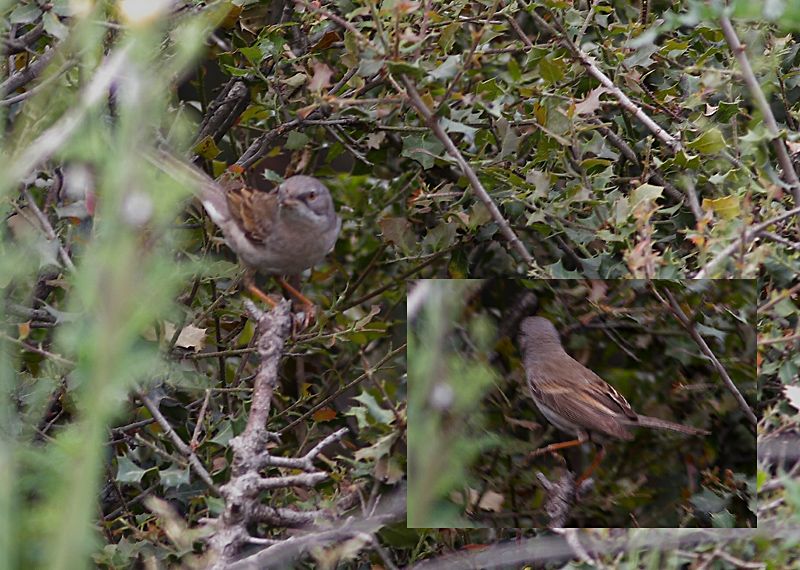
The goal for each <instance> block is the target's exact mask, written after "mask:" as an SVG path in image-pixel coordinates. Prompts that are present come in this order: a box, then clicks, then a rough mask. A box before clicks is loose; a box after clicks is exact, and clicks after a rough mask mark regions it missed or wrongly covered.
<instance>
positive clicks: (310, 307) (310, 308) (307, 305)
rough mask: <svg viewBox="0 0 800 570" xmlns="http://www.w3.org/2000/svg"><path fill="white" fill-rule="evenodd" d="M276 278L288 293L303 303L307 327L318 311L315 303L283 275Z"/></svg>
mask: <svg viewBox="0 0 800 570" xmlns="http://www.w3.org/2000/svg"><path fill="white" fill-rule="evenodd" d="M275 280H276V281H277V282H278V284H279V285H280V286H281V287H283V288H284V289H285V290H286V292H287V293H289V295H291V296H292V297H294V298H295V299H297V300H298V301H299V302H300V304H301V305H303V312H304V313H305V314H306V317H305V323H304V324H303V326H304V327H307V326H308V324H309V323H310V322H311V321H313V320H314V315H315V313H316V308H315V307H314V303H312V302H311V301H310V300H309V298H308V297H306V296H305V295H303V294H302V293H301V292H300V291H298V290H297V289H296V288H295V287H293V286H292V285H291V283H289V282H288V281H286V280H285V279H284V278H283V277H276V278H275Z"/></svg>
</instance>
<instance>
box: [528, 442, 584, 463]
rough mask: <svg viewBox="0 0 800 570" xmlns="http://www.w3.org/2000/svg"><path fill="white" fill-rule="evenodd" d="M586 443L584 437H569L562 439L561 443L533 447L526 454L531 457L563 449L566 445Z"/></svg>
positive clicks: (572, 445) (573, 445)
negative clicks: (565, 439)
mask: <svg viewBox="0 0 800 570" xmlns="http://www.w3.org/2000/svg"><path fill="white" fill-rule="evenodd" d="M583 443H586V438H578V439H571V440H569V441H562V442H561V443H551V444H550V445H548V446H545V447H541V448H539V449H535V450H534V451H532V452H530V453H529V454H528V458H529V459H531V458H533V457H539V456H540V455H544V454H545V453H553V452H554V451H558V450H559V449H565V448H567V447H575V446H576V445H581V444H583Z"/></svg>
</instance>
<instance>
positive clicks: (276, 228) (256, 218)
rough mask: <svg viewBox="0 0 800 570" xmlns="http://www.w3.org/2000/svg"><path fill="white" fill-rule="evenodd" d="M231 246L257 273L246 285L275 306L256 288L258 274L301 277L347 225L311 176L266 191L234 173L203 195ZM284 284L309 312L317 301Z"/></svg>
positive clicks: (204, 189)
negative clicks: (313, 302)
mask: <svg viewBox="0 0 800 570" xmlns="http://www.w3.org/2000/svg"><path fill="white" fill-rule="evenodd" d="M200 199H201V202H202V203H203V207H204V208H205V210H206V212H208V215H209V216H210V217H211V219H212V220H213V221H214V223H215V224H217V225H218V226H219V227H220V229H221V230H222V234H223V235H224V236H225V242H226V243H227V244H228V246H229V247H230V248H231V249H232V250H233V251H234V252H236V254H237V255H238V256H239V259H240V260H241V261H242V263H243V264H244V265H245V266H247V267H248V268H249V269H250V270H251V271H250V272H248V275H247V276H246V281H247V282H246V285H247V287H248V289H250V290H251V291H252V292H253V293H254V294H256V295H258V296H259V297H261V298H262V299H264V300H265V301H267V302H268V303H270V304H274V302H273V301H272V300H271V299H269V297H267V296H266V295H264V294H263V293H262V292H261V291H260V290H259V289H258V288H256V287H255V285H254V283H253V273H254V272H255V271H260V272H262V273H264V274H267V275H275V276H278V277H280V276H284V275H296V274H299V273H302V272H303V271H305V270H306V269H308V268H310V267H312V266H313V265H316V264H317V263H319V262H320V261H322V259H323V258H324V257H325V256H326V255H327V254H328V253H330V251H331V250H332V249H333V246H334V245H335V244H336V239H337V238H338V236H339V230H340V228H341V225H342V221H341V219H340V218H339V216H338V215H336V212H335V210H334V207H333V200H332V199H331V194H330V192H329V191H328V188H326V187H325V185H324V184H323V183H322V182H320V181H319V180H317V179H316V178H313V177H311V176H292V177H290V178H287V179H286V180H285V181H284V182H283V184H281V185H280V186H278V188H277V189H275V190H273V191H270V192H263V191H260V190H256V189H255V188H251V187H249V186H247V185H246V184H244V182H243V181H242V180H241V178H239V177H237V176H235V175H234V174H233V173H231V172H226V173H225V174H223V175H222V176H221V177H220V178H219V179H218V180H217V181H216V182H211V181H208V183H206V184H203V187H202V192H201V196H200ZM279 281H280V282H281V284H282V285H283V286H284V287H285V288H286V289H287V290H288V291H289V292H290V293H292V294H293V295H295V296H296V297H298V298H299V299H300V300H301V301H302V302H303V304H305V305H307V306H308V307H309V308H310V307H311V306H312V304H311V302H310V301H309V300H308V299H306V298H305V297H304V296H303V295H301V294H300V293H299V292H298V291H296V290H295V289H294V288H293V287H291V286H290V285H288V283H286V282H285V281H283V280H282V279H279Z"/></svg>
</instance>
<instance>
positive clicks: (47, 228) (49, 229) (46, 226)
mask: <svg viewBox="0 0 800 570" xmlns="http://www.w3.org/2000/svg"><path fill="white" fill-rule="evenodd" d="M22 195H23V196H24V197H25V200H27V202H28V207H29V208H30V209H31V211H32V212H33V215H34V216H36V219H37V220H39V223H40V224H41V229H42V231H44V233H45V235H46V236H47V239H49V240H51V241H53V242H55V243H56V245H57V246H58V254H59V255H60V256H61V261H63V262H64V265H65V266H66V267H67V269H69V270H70V271H75V265H73V263H72V259H70V257H69V254H68V253H67V250H66V249H64V246H63V245H62V244H61V240H60V239H58V236H57V235H56V232H55V230H53V226H51V225H50V220H48V219H47V216H45V215H44V213H42V211H41V210H40V209H39V206H37V205H36V202H35V201H34V199H33V196H31V193H30V191H28V189H27V188H26V189H25V190H23V191H22Z"/></svg>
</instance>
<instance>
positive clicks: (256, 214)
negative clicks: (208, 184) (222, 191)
mask: <svg viewBox="0 0 800 570" xmlns="http://www.w3.org/2000/svg"><path fill="white" fill-rule="evenodd" d="M226 196H227V204H228V208H229V210H230V212H231V217H232V218H233V219H234V220H235V221H236V223H237V224H238V225H239V227H240V228H241V229H242V231H243V232H244V234H245V235H246V236H247V238H248V239H249V240H250V241H252V242H253V243H257V244H263V243H264V241H265V240H266V239H267V236H268V235H269V234H270V232H271V230H272V220H273V218H274V215H275V212H276V211H277V208H278V195H277V194H276V193H274V192H261V191H260V190H255V189H254V188H250V187H249V186H246V185H245V184H243V183H242V182H241V181H231V182H230V183H228V184H227V186H226Z"/></svg>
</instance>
